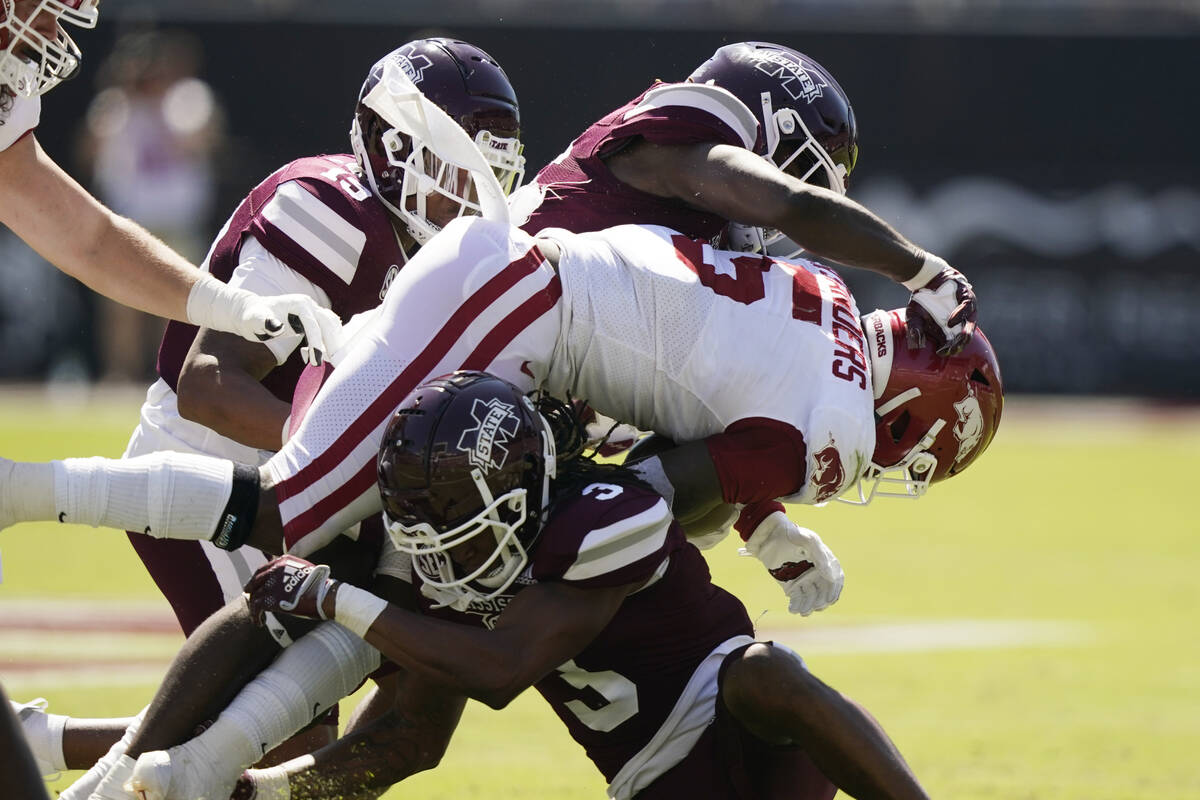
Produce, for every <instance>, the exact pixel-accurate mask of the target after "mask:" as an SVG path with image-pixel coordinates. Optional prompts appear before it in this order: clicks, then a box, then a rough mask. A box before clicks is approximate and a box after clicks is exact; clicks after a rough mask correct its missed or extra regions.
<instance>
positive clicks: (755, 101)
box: [687, 42, 858, 194]
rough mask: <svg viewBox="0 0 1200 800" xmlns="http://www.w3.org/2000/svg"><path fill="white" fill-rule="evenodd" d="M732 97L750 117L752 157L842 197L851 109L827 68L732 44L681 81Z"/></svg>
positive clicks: (765, 46)
mask: <svg viewBox="0 0 1200 800" xmlns="http://www.w3.org/2000/svg"><path fill="white" fill-rule="evenodd" d="M687 79H688V80H689V81H691V82H693V83H711V84H714V85H716V86H719V87H720V88H722V89H725V90H726V91H728V92H730V93H732V94H733V95H734V96H735V97H737V98H738V99H739V100H741V101H742V102H743V103H744V104H745V105H746V107H747V108H749V109H750V111H751V112H752V113H753V114H754V115H755V117H757V119H758V123H759V126H760V135H759V140H758V143H757V145H756V147H755V152H757V153H758V154H759V155H761V156H765V157H766V158H768V159H769V160H770V161H772V162H773V163H774V164H775V165H776V166H777V167H779V168H780V169H781V170H783V171H784V172H786V173H788V174H789V175H793V176H795V177H797V178H799V179H800V180H803V181H808V182H809V183H814V184H817V185H819V186H824V187H825V188H827V189H833V190H834V191H837V192H840V193H842V194H845V192H846V179H847V178H848V177H849V176H850V173H851V172H852V171H853V170H854V165H855V163H856V162H857V161H858V125H857V123H856V122H855V120H854V109H853V108H851V106H850V99H849V98H848V97H846V93H845V92H843V91H842V87H841V86H839V85H838V82H837V81H836V80H834V78H833V76H832V75H831V74H829V71H828V70H826V69H825V68H824V67H822V66H821V65H820V64H818V63H817V62H816V61H814V60H812V59H811V58H809V57H808V56H806V55H804V54H803V53H799V52H797V51H795V50H793V49H792V48H790V47H784V46H782V45H778V44H770V43H769V42H737V43H736V44H727V45H725V46H724V47H722V48H720V49H718V50H717V52H715V53H713V55H712V57H711V58H709V59H708V61H705V62H704V63H703V64H701V65H700V66H699V67H698V68H697V69H696V71H695V72H693V73H692V74H691V75H689V76H688V78H687Z"/></svg>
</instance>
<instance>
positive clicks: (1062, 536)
mask: <svg viewBox="0 0 1200 800" xmlns="http://www.w3.org/2000/svg"><path fill="white" fill-rule="evenodd" d="M433 34H442V35H452V36H458V37H461V38H464V39H467V40H469V41H471V42H474V43H476V44H478V45H480V46H482V47H483V48H484V49H485V50H487V51H489V52H490V53H491V54H492V55H494V56H495V57H496V58H497V59H499V61H500V62H501V63H502V64H503V65H504V67H505V68H506V70H507V71H508V73H509V76H510V77H511V79H512V81H513V83H514V84H515V86H516V88H517V91H518V93H519V95H520V97H521V101H522V116H523V121H524V135H523V138H524V141H525V146H526V154H527V156H528V160H529V168H530V173H529V174H530V175H532V173H533V171H535V170H536V169H538V168H539V167H541V166H542V165H543V164H545V163H546V162H547V161H549V160H550V159H552V158H554V157H555V156H556V155H557V154H558V153H559V152H561V151H562V150H563V149H564V148H565V147H566V146H567V144H568V142H569V141H570V140H571V139H572V138H573V137H574V136H575V135H577V134H578V133H579V132H580V131H582V130H583V129H584V127H585V126H586V125H588V124H589V123H591V122H592V121H594V120H595V119H597V118H598V117H600V116H601V115H602V114H604V113H605V112H607V111H609V110H611V109H613V108H615V107H617V106H618V105H620V104H622V103H624V102H625V101H627V100H628V99H630V98H632V97H633V96H635V95H636V94H638V93H640V92H641V91H642V90H643V89H645V88H646V87H647V86H648V85H649V83H650V81H651V80H652V79H653V78H663V79H667V80H671V79H680V78H682V77H684V76H685V75H687V74H688V73H689V72H690V71H691V70H692V69H693V68H694V67H695V66H696V65H698V64H699V63H700V62H701V61H703V60H704V59H705V58H706V57H707V56H708V55H709V54H710V53H711V52H712V51H713V50H714V49H716V48H717V47H718V46H720V45H721V44H723V43H726V42H730V41H739V40H743V39H750V38H761V39H766V40H770V41H776V42H780V43H783V44H786V45H789V46H792V47H795V48H797V49H799V50H801V51H802V52H806V53H808V54H810V55H811V56H812V57H814V58H816V59H817V60H818V61H820V62H821V63H822V64H823V65H825V66H826V67H827V68H829V69H830V70H831V71H832V72H833V74H834V75H836V76H837V78H838V80H839V82H840V83H841V85H842V87H843V88H844V89H845V90H846V92H847V93H848V94H849V95H850V97H851V99H852V101H853V103H854V107H855V110H856V113H857V116H858V120H859V125H860V134H861V140H860V144H861V157H860V160H859V166H858V168H857V170H856V171H855V174H854V176H853V181H852V185H851V187H850V194H851V196H852V197H854V198H856V199H858V200H860V201H861V202H863V203H865V204H866V205H867V206H869V207H870V208H872V209H874V210H875V211H876V212H878V213H879V214H880V215H882V216H883V217H884V218H886V219H888V220H889V221H890V222H892V223H893V224H894V225H895V226H896V227H897V228H899V229H900V230H901V231H902V232H903V233H905V234H906V235H908V236H909V237H910V238H912V239H914V240H915V241H916V242H918V243H919V244H921V245H923V246H925V247H927V248H929V249H931V250H933V251H935V252H937V253H939V254H941V255H943V256H945V257H946V258H948V259H949V260H950V261H951V262H952V263H953V264H955V265H956V266H958V267H960V268H962V269H963V270H964V271H965V272H966V273H967V274H968V275H969V276H970V277H971V279H972V280H973V282H974V283H975V286H976V288H977V290H978V293H979V297H980V302H981V307H980V319H981V322H982V325H983V327H984V329H985V330H986V331H987V332H988V335H989V336H990V338H991V339H992V341H993V343H994V344H995V347H996V350H997V352H998V353H999V356H1000V360H1001V363H1002V367H1003V371H1004V377H1005V383H1006V388H1007V390H1008V403H1007V404H1006V405H1007V407H1006V409H1005V415H1004V423H1003V425H1002V428H1001V431H1000V434H999V435H998V436H997V438H996V441H995V442H994V443H993V445H992V446H991V449H990V451H989V453H988V455H987V457H986V458H983V459H981V460H980V462H979V464H980V465H979V466H978V467H974V468H973V469H972V470H971V471H970V473H968V474H967V475H965V476H964V477H961V478H956V479H955V482H954V484H953V485H951V486H949V487H947V488H945V489H944V490H943V489H942V488H941V487H937V488H936V489H935V491H932V492H931V493H930V494H929V496H927V497H926V498H924V499H922V500H921V501H920V502H919V503H906V502H903V501H893V502H891V503H888V502H885V501H878V502H876V503H874V504H872V505H871V506H870V507H868V508H867V509H855V508H847V507H842V506H837V505H836V504H831V506H830V507H827V508H824V509H815V510H814V509H811V508H807V507H795V508H794V509H793V510H792V512H791V513H792V514H793V517H794V518H795V519H796V520H797V521H798V522H799V523H800V524H802V525H808V526H813V527H815V528H816V529H817V530H818V531H819V532H820V533H821V535H822V536H823V537H824V538H825V540H826V541H827V542H828V543H829V544H830V546H831V547H832V548H833V549H834V551H835V552H837V553H838V556H839V558H840V559H841V562H842V564H843V565H844V566H845V569H846V574H847V583H846V590H845V592H844V593H843V595H842V598H841V600H840V601H839V602H838V604H837V605H836V606H834V607H833V608H831V609H829V610H828V611H824V612H821V613H820V614H817V615H814V616H812V617H808V618H803V619H801V618H799V617H793V616H791V615H788V614H786V613H785V612H784V610H783V609H784V602H783V599H782V595H781V594H780V593H779V592H778V589H777V587H776V586H775V585H774V584H773V583H772V582H770V581H768V580H766V579H765V577H764V576H763V575H762V574H761V571H760V570H761V568H760V567H759V566H758V565H757V563H756V562H755V561H754V560H753V559H744V558H740V557H738V555H737V548H736V546H735V545H734V543H733V542H725V543H723V544H722V545H721V546H720V547H719V548H717V549H715V550H713V551H711V552H710V554H709V562H710V564H711V565H712V568H713V572H714V575H715V577H716V580H717V582H718V583H720V584H721V585H723V586H726V587H728V588H729V589H730V590H732V591H733V592H734V593H735V594H737V595H738V596H739V597H740V598H742V599H743V600H744V601H745V602H746V604H747V607H748V608H749V610H750V612H751V616H752V618H753V619H754V620H755V622H756V624H757V625H758V627H759V630H760V633H761V634H762V635H763V636H764V637H772V638H776V639H779V640H782V641H786V642H789V643H791V644H793V645H794V646H795V647H797V649H798V650H799V651H800V652H802V653H803V654H804V656H805V658H806V659H807V661H808V663H809V665H810V666H811V667H812V668H813V669H814V671H815V672H817V674H819V675H821V676H823V677H824V678H825V679H826V680H828V681H829V682H830V683H831V684H833V685H835V686H837V687H839V688H840V689H842V690H844V691H846V692H847V693H849V694H851V695H852V696H854V697H855V698H857V699H859V700H861V701H863V702H864V703H865V705H866V706H867V707H868V708H870V709H871V710H872V712H873V713H874V714H876V715H877V716H878V717H879V718H880V719H881V720H883V721H884V724H885V726H886V727H887V729H888V730H889V732H890V733H891V734H892V736H893V737H894V738H895V739H896V741H897V742H898V743H900V746H901V749H902V750H903V752H905V754H906V756H907V757H908V758H909V760H910V762H911V763H912V764H913V766H914V768H915V770H916V772H917V774H919V775H921V776H922V780H923V781H925V782H926V785H927V787H928V788H929V789H930V791H931V793H932V795H933V796H935V797H954V798H964V799H965V800H1043V798H1044V799H1045V800H1050V799H1051V798H1053V800H1176V798H1200V767H1197V759H1196V752H1197V751H1198V750H1200V713H1198V710H1200V637H1197V636H1196V635H1195V631H1196V620H1197V619H1200V583H1198V582H1197V581H1196V578H1195V573H1196V568H1195V565H1196V564H1197V563H1200V522H1197V516H1196V513H1195V510H1194V508H1193V504H1192V503H1191V502H1190V500H1191V497H1192V495H1194V493H1195V489H1194V485H1193V484H1194V482H1195V478H1194V473H1195V469H1196V466H1197V464H1200V458H1198V457H1197V452H1200V404H1197V402H1196V401H1198V400H1200V346H1197V345H1196V344H1195V340H1194V339H1193V335H1192V334H1193V331H1195V330H1196V329H1197V328H1198V327H1200V313H1198V312H1197V311H1196V309H1197V308H1200V266H1198V262H1200V258H1198V256H1200V158H1198V157H1197V156H1196V154H1195V149H1194V148H1195V141H1196V131H1197V127H1198V123H1200V101H1198V100H1197V97H1198V96H1200V91H1197V90H1198V89H1200V2H1198V0H1170V1H1168V0H436V1H434V0H405V1H404V2H397V0H341V2H329V0H158V1H157V2H144V1H141V2H135V1H134V0H104V4H103V14H102V20H101V23H100V26H99V27H98V28H97V29H96V30H94V31H82V32H80V33H79V34H78V35H77V37H76V38H77V40H78V41H79V43H80V45H81V46H82V47H83V50H84V54H85V64H84V67H83V70H82V74H81V75H80V76H79V77H78V78H77V79H76V80H74V81H72V82H70V83H67V84H64V85H63V86H61V87H59V88H57V89H55V90H54V92H53V93H51V94H50V95H48V96H47V98H46V101H45V104H44V108H43V117H42V119H43V121H42V125H41V127H40V128H39V129H38V138H39V139H40V140H41V141H42V143H43V145H44V146H45V147H46V149H47V150H49V151H50V153H51V154H52V155H53V157H54V158H55V159H56V160H58V161H59V162H60V163H62V164H63V165H64V166H66V167H67V168H68V169H69V170H70V171H71V172H72V173H73V174H74V175H76V176H77V177H79V178H80V179H81V180H83V181H85V182H86V183H87V184H88V185H89V186H90V187H91V188H92V189H93V190H94V191H95V192H96V193H97V194H98V195H99V196H100V197H102V198H103V199H104V200H105V201H106V202H108V203H110V204H111V205H113V206H114V207H115V208H118V209H119V210H121V211H122V212H123V213H126V214H130V215H132V216H135V217H138V218H139V219H141V221H142V222H143V223H144V224H145V225H146V226H147V227H149V228H151V229H152V230H154V231H156V232H157V233H159V235H161V236H163V237H164V238H166V239H167V240H168V241H170V242H171V243H172V244H173V245H175V246H176V247H177V248H179V249H180V250H182V251H183V252H185V253H188V254H189V255H190V256H192V257H193V258H199V257H201V254H202V253H203V251H204V250H205V249H206V247H207V242H208V240H209V239H210V238H211V237H212V235H213V233H214V232H215V230H216V228H217V227H218V226H219V225H220V224H221V222H222V221H223V220H224V218H225V217H226V216H227V214H228V213H229V212H230V211H231V210H232V209H233V207H234V205H235V204H236V203H237V202H238V201H239V200H240V199H241V197H242V196H243V195H244V194H245V193H246V192H247V191H248V190H249V189H250V188H251V187H252V186H253V185H255V184H256V183H258V182H259V181H260V180H261V179H262V178H263V177H264V176H266V175H267V174H268V173H269V172H271V171H272V170H274V169H275V168H276V167H278V166H280V165H281V164H283V163H285V162H287V161H289V160H291V159H293V158H296V157H299V156H303V155H311V154H314V153H320V152H345V151H346V150H347V148H348V142H347V136H346V132H347V130H348V128H349V120H350V114H351V110H352V107H353V103H354V98H355V96H356V93H357V91H358V87H359V84H360V82H361V80H362V78H363V76H364V74H365V73H366V70H367V69H368V68H369V66H370V65H371V64H372V63H373V62H374V61H375V60H376V59H377V58H378V57H379V56H381V55H382V54H384V53H385V52H387V51H389V50H391V49H392V48H394V47H395V46H397V45H398V44H400V43H402V42H404V41H406V40H408V39H411V38H414V37H417V36H423V35H433ZM63 224H64V225H69V224H70V221H69V220H63ZM847 277H848V278H849V280H850V281H851V282H852V284H853V286H854V289H855V293H856V295H857V296H858V299H859V306H860V308H861V309H862V310H864V311H867V310H870V309H872V308H874V307H877V306H878V307H894V306H897V305H900V304H901V303H902V302H903V301H904V292H903V290H900V289H898V288H897V287H895V286H892V285H891V284H889V283H888V282H887V281H884V280H882V279H879V278H877V277H875V276H873V275H869V274H866V273H861V272H857V271H849V272H848V273H847ZM0 278H2V279H3V281H4V289H3V291H2V292H0V353H2V354H3V358H0V455H3V456H6V457H9V458H14V459H26V460H46V459H50V458H61V457H65V456H79V455H92V454H103V455H108V456H117V455H119V454H120V453H121V451H122V448H123V447H124V445H125V442H126V440H127V438H128V435H129V431H130V430H131V429H132V428H133V426H134V425H135V424H136V422H137V416H138V405H139V402H140V397H139V395H140V394H141V392H142V391H144V386H145V384H146V383H148V382H149V372H150V370H151V369H152V366H153V365H152V360H151V359H152V354H153V351H154V348H155V347H156V345H157V340H158V336H157V330H158V328H157V326H158V325H159V324H160V323H157V322H156V321H153V320H149V319H147V318H145V317H142V316H140V315H136V314H132V313H127V312H123V311H120V310H114V309H112V308H110V307H108V306H106V305H103V304H102V302H103V301H100V300H99V299H97V298H96V296H95V295H94V294H92V293H90V292H88V291H86V290H84V289H83V288H82V287H81V286H80V285H79V284H77V283H76V282H74V281H73V280H72V279H70V278H67V277H66V276H64V275H63V274H62V273H60V272H58V271H57V270H54V269H52V268H50V267H48V266H47V265H45V264H41V263H38V261H37V260H36V257H35V256H33V255H32V254H31V253H30V252H29V251H28V250H27V249H26V248H25V247H24V246H23V245H21V244H20V243H19V242H17V241H16V240H15V238H14V237H11V236H7V235H6V232H4V231H3V230H0ZM131 381H133V382H132V383H131ZM98 383H99V385H100V389H99V390H96V391H92V387H95V386H97V385H98ZM46 386H49V387H51V388H64V387H65V388H69V389H79V390H80V391H78V392H74V391H67V392H63V393H57V392H50V393H49V396H50V400H51V402H47V392H46V391H45V387H46ZM61 396H65V397H67V398H68V399H70V400H71V401H72V402H68V403H56V402H52V401H53V400H54V399H56V398H57V397H61ZM1084 396H1091V397H1093V398H1095V401H1094V402H1085V401H1084ZM1117 398H1120V399H1117ZM0 545H2V546H3V550H4V564H3V566H4V573H3V579H4V582H3V585H2V586H0V679H2V680H3V682H4V684H5V686H6V688H7V689H8V690H9V692H10V693H11V694H12V695H13V696H14V697H16V698H18V699H21V700H26V699H29V698H32V697H36V696H39V695H42V696H45V697H47V698H49V700H50V702H51V710H53V711H57V712H59V713H73V714H77V715H85V716H86V715H97V716H102V715H105V714H116V715H125V714H129V713H132V712H133V711H135V710H136V709H137V708H140V707H141V706H143V705H144V704H145V703H146V702H147V700H148V699H149V698H150V697H151V695H152V693H153V691H154V688H155V686H156V684H157V682H158V679H159V678H160V677H161V675H162V674H163V671H164V670H165V668H166V664H167V661H168V659H169V658H170V656H171V654H172V653H173V652H174V651H175V650H176V649H177V648H178V646H179V642H180V638H181V637H180V635H179V633H178V630H177V628H176V625H175V623H174V620H173V619H172V618H171V616H170V615H169V612H168V610H167V607H166V603H165V601H164V600H163V599H162V597H161V595H159V593H158V592H157V590H156V589H155V587H154V585H153V584H152V583H151V581H150V580H149V578H148V576H147V575H146V574H145V570H144V569H143V568H142V566H141V564H140V563H139V562H138V561H137V560H136V558H135V557H134V555H133V553H132V551H131V550H130V548H129V547H128V545H127V544H126V541H125V537H124V536H123V535H121V534H119V533H117V532H114V531H97V530H93V529H90V528H83V527H81V526H69V525H68V526H63V525H58V524H56V523H45V524H28V525H22V526H17V528H16V529H14V530H6V531H4V533H3V536H2V537H0ZM1189 631H1191V633H1189ZM349 710H350V709H349V705H348V704H347V707H346V708H345V709H344V715H343V719H345V718H346V717H348V715H349ZM74 777H75V775H74V774H68V775H66V776H63V777H62V778H61V779H60V780H59V781H58V783H57V784H56V787H57V788H59V789H61V788H63V787H64V786H66V785H67V784H68V783H69V782H70V781H71V780H72V779H73V778H74ZM603 791H604V789H603V782H602V781H601V780H600V779H599V777H598V776H597V775H596V774H595V771H594V769H593V768H592V767H591V766H590V764H588V763H587V762H586V760H585V759H584V757H583V755H582V753H581V752H579V751H578V750H577V748H576V747H575V746H574V744H573V743H572V742H570V741H569V740H568V739H567V738H566V737H565V736H564V735H563V734H562V731H561V728H560V727H559V724H558V723H557V722H556V721H555V720H553V719H552V718H551V715H550V712H549V711H548V710H546V709H545V708H544V707H543V706H542V705H541V704H540V703H539V701H538V700H537V699H536V698H534V697H531V695H530V693H527V694H526V695H524V696H523V697H522V698H520V699H519V700H518V702H517V703H515V704H514V706H513V707H512V708H510V709H508V710H505V711H504V712H500V713H496V712H492V711H490V710H487V709H485V708H483V707H482V706H479V705H478V704H471V705H470V706H469V707H468V712H467V718H466V721H465V722H464V724H463V726H462V729H461V731H460V733H459V734H458V736H456V739H455V745H454V746H453V747H452V749H451V752H450V753H449V754H448V756H447V759H446V760H445V761H444V762H443V766H442V768H440V769H438V770H434V771H432V772H429V773H425V774H423V775H421V776H418V777H417V778H416V779H414V780H412V781H410V782H406V783H404V784H402V785H401V786H400V787H397V788H396V789H394V790H393V791H391V792H390V793H389V794H388V797H389V798H400V797H418V796H419V797H425V798H433V800H461V799H462V798H464V797H472V798H473V797H479V798H483V797H509V798H513V797H522V798H545V797H553V798H556V800H576V798H578V799H579V800H584V798H597V797H601V796H603Z"/></svg>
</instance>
